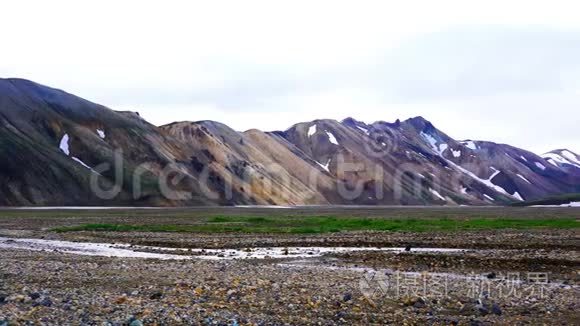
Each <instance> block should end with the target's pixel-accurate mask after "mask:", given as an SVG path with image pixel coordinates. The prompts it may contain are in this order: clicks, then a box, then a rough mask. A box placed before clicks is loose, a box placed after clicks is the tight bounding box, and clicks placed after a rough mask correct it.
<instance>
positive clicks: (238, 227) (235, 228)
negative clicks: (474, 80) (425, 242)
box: [53, 216, 580, 234]
mask: <svg viewBox="0 0 580 326" xmlns="http://www.w3.org/2000/svg"><path fill="white" fill-rule="evenodd" d="M579 226H580V223H578V221H577V220H576V219H575V218H561V219H537V218H535V219H522V218H517V219H515V218H466V219H449V218H431V219H414V218H410V219H385V218H346V217H324V216H321V217H316V216H315V217H275V218H274V217H272V218H267V217H243V216H236V217H228V216H216V217H212V218H209V219H207V220H206V221H205V222H203V223H200V224H159V225H155V224H82V225H77V226H65V227H59V228H55V229H53V231H56V232H72V231H111V232H138V231H142V232H201V233H228V232H240V233H296V234H312V233H331V232H340V231H363V230H365V231H398V232H426V231H460V230H494V229H535V228H555V229H571V228H578V227H579Z"/></svg>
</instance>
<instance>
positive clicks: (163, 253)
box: [0, 237, 466, 260]
mask: <svg viewBox="0 0 580 326" xmlns="http://www.w3.org/2000/svg"><path fill="white" fill-rule="evenodd" d="M0 248H4V249H23V250H35V251H51V252H63V253H68V254H76V255H85V256H104V257H124V258H154V259H211V260H228V259H265V258H308V257H321V256H323V255H325V254H333V253H348V252H356V251H387V252H403V251H405V248H376V247H374V248H366V247H273V248H248V249H187V248H165V247H150V246H131V245H129V244H108V243H91V242H72V241H60V240H45V239H20V238H5V237H0ZM464 251H466V250H465V249H455V248H413V249H412V250H411V251H410V252H411V253H413V252H416V253H428V252H435V253H445V252H449V253H454V252H464ZM167 252H169V253H167ZM176 253H179V254H176Z"/></svg>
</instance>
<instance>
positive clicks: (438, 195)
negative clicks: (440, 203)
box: [429, 188, 445, 200]
mask: <svg viewBox="0 0 580 326" xmlns="http://www.w3.org/2000/svg"><path fill="white" fill-rule="evenodd" d="M429 191H430V192H431V193H432V194H433V195H435V197H437V198H439V199H441V200H445V197H443V196H441V194H440V193H439V192H438V191H437V190H435V189H432V188H429Z"/></svg>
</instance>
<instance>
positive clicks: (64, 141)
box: [59, 134, 70, 155]
mask: <svg viewBox="0 0 580 326" xmlns="http://www.w3.org/2000/svg"><path fill="white" fill-rule="evenodd" d="M68 141H69V136H68V134H64V136H62V139H61V140H60V145H59V147H60V150H61V151H63V153H65V154H66V155H70V149H69V145H68Z"/></svg>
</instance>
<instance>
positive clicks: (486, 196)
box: [483, 194, 495, 201]
mask: <svg viewBox="0 0 580 326" xmlns="http://www.w3.org/2000/svg"><path fill="white" fill-rule="evenodd" d="M483 196H484V197H485V198H487V199H489V200H491V201H495V199H493V198H492V197H491V196H489V195H487V194H483Z"/></svg>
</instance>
